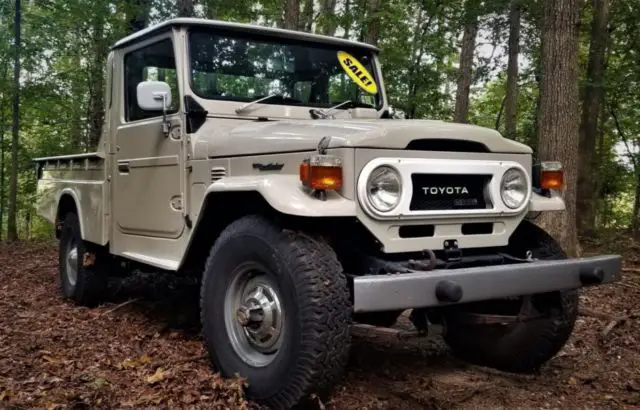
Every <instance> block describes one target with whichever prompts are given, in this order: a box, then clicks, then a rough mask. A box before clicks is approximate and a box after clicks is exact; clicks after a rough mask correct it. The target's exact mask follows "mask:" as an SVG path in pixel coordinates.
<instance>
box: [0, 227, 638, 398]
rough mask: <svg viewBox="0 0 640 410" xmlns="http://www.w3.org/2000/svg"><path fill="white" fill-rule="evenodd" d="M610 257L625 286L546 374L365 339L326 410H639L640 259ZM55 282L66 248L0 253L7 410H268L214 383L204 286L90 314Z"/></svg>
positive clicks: (172, 286)
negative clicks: (204, 338)
mask: <svg viewBox="0 0 640 410" xmlns="http://www.w3.org/2000/svg"><path fill="white" fill-rule="evenodd" d="M621 243H623V244H626V245H625V249H624V250H620V246H613V245H616V244H617V245H619V244H621ZM612 247H613V248H614V249H616V252H623V253H624V254H625V257H626V258H625V272H624V279H623V281H622V282H621V283H619V284H616V285H612V286H605V287H601V288H594V289H590V290H588V291H586V292H583V293H582V296H581V308H582V309H583V311H584V312H586V313H588V315H586V316H585V315H582V316H581V317H580V318H579V320H578V323H577V326H576V329H575V332H574V334H573V336H572V338H571V339H570V341H569V343H568V344H567V345H566V346H565V348H564V349H563V350H562V351H561V352H560V354H558V355H557V356H556V357H555V358H554V359H552V360H551V361H550V362H549V363H548V364H547V365H546V366H545V367H544V368H543V369H542V371H541V373H540V374H538V375H534V376H519V375H512V374H506V373H501V372H497V371H493V370H489V369H485V368H480V367H476V366H470V365H467V364H465V363H462V362H460V361H458V360H456V359H454V358H453V357H452V356H451V354H450V352H449V351H448V350H447V348H446V347H445V346H444V345H443V344H442V342H441V341H440V340H438V339H416V340H412V341H408V342H399V341H397V340H396V339H395V338H393V337H390V336H387V335H384V334H380V333H378V332H370V333H365V334H361V333H362V332H358V333H357V335H356V336H355V338H354V345H353V348H352V352H351V359H350V363H349V366H348V369H347V374H346V376H345V379H344V380H343V381H342V382H341V383H340V384H339V385H338V386H337V387H336V389H335V392H334V393H333V395H332V396H331V398H330V400H327V401H325V402H324V403H319V402H316V403H314V407H316V408H327V409H351V408H353V409H419V408H427V409H448V408H492V409H497V408H516V407H517V408H566V407H569V408H576V407H580V408H639V407H640V317H639V316H638V315H637V314H638V313H639V312H640V303H639V302H640V246H637V245H635V244H634V243H631V242H628V241H626V240H620V239H618V240H616V241H614V242H613V243H612ZM593 250H594V249H591V250H587V251H588V252H591V251H593ZM598 250H599V251H603V250H602V247H600V248H599V249H598ZM604 251H607V250H606V249H605V250H604ZM56 275H57V254H56V248H55V245H54V244H46V243H39V244H34V243H29V244H26V243H21V244H15V245H11V246H8V245H0V408H12V409H22V408H38V409H57V408H76V409H81V408H149V407H152V408H157V407H161V408H163V407H164V408H243V407H244V408H252V407H256V406H254V405H252V404H251V403H247V402H245V401H244V400H243V398H242V394H241V391H242V388H241V385H242V383H241V381H240V380H234V381H226V380H222V379H221V378H219V377H218V376H216V375H215V374H213V373H212V372H211V370H210V367H209V364H208V359H207V358H206V356H205V351H204V349H203V347H202V343H201V338H200V328H199V318H198V305H197V301H198V297H197V293H198V289H197V285H196V284H194V283H181V282H178V281H177V280H176V278H175V277H168V275H167V277H165V276H164V275H163V276H155V277H154V279H153V280H152V281H151V279H150V278H149V277H144V275H142V274H140V275H137V276H135V277H133V278H131V279H130V280H128V281H127V282H126V283H123V284H122V285H121V286H120V287H119V288H118V289H115V290H114V296H113V297H112V298H111V299H110V300H109V303H106V304H104V305H102V306H100V307H97V308H95V309H87V308H81V307H75V306H73V305H72V304H70V303H67V302H64V301H63V300H62V298H61V297H60V293H59V292H58V289H57V284H56ZM145 283H146V285H144V284H145ZM588 310H591V311H595V312H599V313H602V314H604V315H598V314H595V315H594V313H593V312H591V313H589V312H588ZM594 316H602V317H600V318H598V317H594ZM616 318H619V319H620V320H616ZM401 325H402V323H401Z"/></svg>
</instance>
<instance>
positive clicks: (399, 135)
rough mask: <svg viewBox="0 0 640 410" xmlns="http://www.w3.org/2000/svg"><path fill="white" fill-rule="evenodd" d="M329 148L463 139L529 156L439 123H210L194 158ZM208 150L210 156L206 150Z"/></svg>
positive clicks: (524, 149)
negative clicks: (326, 143) (326, 141)
mask: <svg viewBox="0 0 640 410" xmlns="http://www.w3.org/2000/svg"><path fill="white" fill-rule="evenodd" d="M326 136H330V137H332V139H331V143H330V148H344V147H350V148H384V149H398V150H402V149H407V146H408V145H409V143H411V142H412V141H416V140H433V139H439V140H440V139H444V140H462V141H472V142H476V143H480V144H483V145H484V146H486V147H487V149H488V150H489V151H490V152H496V153H522V154H528V153H531V152H532V150H531V148H529V147H528V146H526V145H523V144H520V143H518V142H515V141H512V140H509V139H506V138H503V137H502V136H501V135H500V133H498V132H497V131H495V130H492V129H490V128H484V127H478V126H474V125H466V124H457V123H448V122H444V121H435V120H386V119H372V120H283V121H251V122H247V121H242V120H237V119H227V120H218V119H216V120H209V121H206V122H205V124H204V125H203V126H202V127H201V128H200V129H199V130H198V132H197V133H196V135H194V136H193V140H192V143H193V146H194V151H195V152H194V154H195V156H197V157H199V156H206V157H226V156H233V155H253V154H267V153H278V152H291V151H309V150H315V149H316V148H317V146H318V142H319V141H320V139H321V138H322V137H326ZM205 150H206V154H205V152H204V151H205Z"/></svg>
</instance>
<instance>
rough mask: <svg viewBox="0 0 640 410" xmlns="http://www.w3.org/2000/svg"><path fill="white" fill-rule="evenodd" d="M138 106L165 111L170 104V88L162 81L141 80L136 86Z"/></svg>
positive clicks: (149, 109) (144, 108)
mask: <svg viewBox="0 0 640 410" xmlns="http://www.w3.org/2000/svg"><path fill="white" fill-rule="evenodd" d="M136 97H137V99H138V106H139V107H140V108H142V109H143V110H147V111H163V112H164V111H166V110H167V109H168V108H169V107H170V106H171V88H170V87H169V84H167V83H165V82H164V81H143V82H141V83H139V84H138V87H137V88H136Z"/></svg>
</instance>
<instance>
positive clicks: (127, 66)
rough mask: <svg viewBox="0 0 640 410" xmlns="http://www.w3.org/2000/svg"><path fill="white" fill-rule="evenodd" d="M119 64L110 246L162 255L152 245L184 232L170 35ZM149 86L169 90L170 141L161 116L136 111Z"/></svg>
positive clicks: (132, 52)
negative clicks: (144, 85)
mask: <svg viewBox="0 0 640 410" xmlns="http://www.w3.org/2000/svg"><path fill="white" fill-rule="evenodd" d="M122 62H123V69H122V79H123V83H124V87H123V91H124V106H123V110H122V111H121V112H122V114H123V115H121V116H120V119H119V121H118V122H119V124H118V126H117V128H116V131H115V141H114V142H115V148H116V149H115V153H114V157H115V158H114V161H113V164H114V168H115V169H114V170H113V173H112V175H113V195H112V196H113V220H114V232H113V233H114V242H115V245H116V249H118V248H119V249H118V250H119V251H120V252H118V253H139V254H146V255H149V254H150V253H153V252H154V249H156V250H158V251H159V252H160V253H161V252H162V251H161V250H160V249H157V246H156V247H155V248H154V247H153V244H154V243H156V242H154V241H155V240H157V239H158V238H165V239H178V238H180V237H181V235H182V233H183V230H184V217H183V213H182V192H184V190H183V183H184V181H183V172H182V171H183V169H184V164H183V162H184V159H183V156H182V141H181V135H180V123H181V119H180V115H179V107H180V93H179V88H178V78H179V76H178V75H177V74H178V73H177V70H176V66H177V65H176V59H175V51H174V45H173V40H172V37H171V35H170V34H168V35H165V36H163V37H156V38H154V39H151V40H148V41H146V42H142V43H138V44H136V45H134V46H132V48H129V49H125V50H124V52H123V58H122ZM148 80H155V81H164V82H166V83H167V84H169V86H170V88H171V105H170V106H169V107H168V109H167V117H166V119H167V120H169V121H170V122H171V129H172V131H173V132H170V133H169V135H166V134H165V133H164V132H163V126H162V125H163V112H162V111H161V110H160V111H146V110H144V109H142V108H141V107H140V106H139V105H138V101H137V86H138V84H139V83H140V82H142V81H148ZM145 239H149V240H145ZM125 250H126V252H122V251H125Z"/></svg>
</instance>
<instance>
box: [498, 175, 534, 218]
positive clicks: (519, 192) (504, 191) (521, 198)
mask: <svg viewBox="0 0 640 410" xmlns="http://www.w3.org/2000/svg"><path fill="white" fill-rule="evenodd" d="M516 180H519V181H517V182H515V181H516ZM507 184H511V189H508V188H507ZM530 185H531V184H530V183H529V178H528V177H527V174H526V172H525V171H523V170H522V169H520V168H516V167H512V168H509V169H507V170H506V171H505V172H504V173H503V174H502V179H501V180H500V199H501V200H502V203H503V204H504V205H505V206H506V207H507V208H509V209H513V210H515V209H519V208H521V207H522V206H523V205H524V204H525V202H526V201H527V199H528V198H529V192H530V190H531V186H530ZM509 190H510V191H512V192H513V191H515V192H516V197H515V198H514V197H509V196H507V195H508V191H509Z"/></svg>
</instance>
